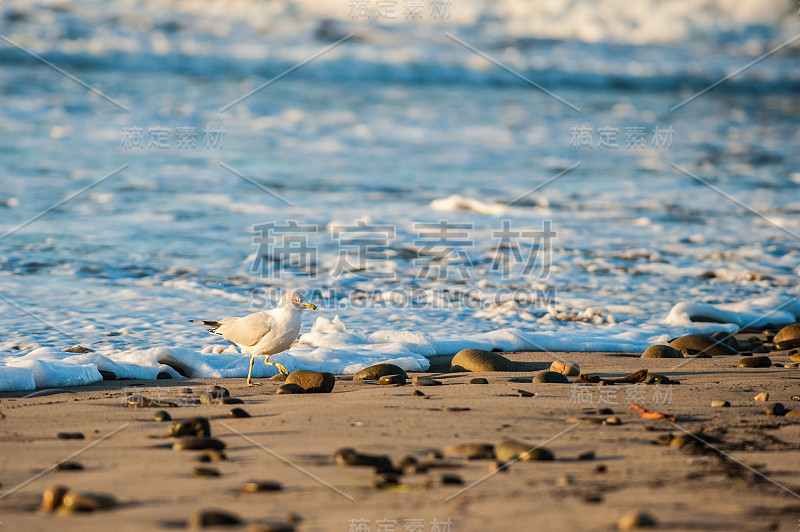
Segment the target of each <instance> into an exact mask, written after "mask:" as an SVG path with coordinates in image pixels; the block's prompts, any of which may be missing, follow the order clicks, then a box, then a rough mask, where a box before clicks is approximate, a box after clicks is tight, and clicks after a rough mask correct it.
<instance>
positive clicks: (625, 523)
mask: <svg viewBox="0 0 800 532" xmlns="http://www.w3.org/2000/svg"><path fill="white" fill-rule="evenodd" d="M657 524H658V523H657V522H656V520H655V519H653V517H652V516H651V515H650V514H648V513H645V512H640V511H637V510H631V511H630V512H628V513H626V514H625V515H623V516H622V517H620V518H619V521H617V529H618V530H620V531H625V530H635V529H637V528H645V527H654V526H656V525H657Z"/></svg>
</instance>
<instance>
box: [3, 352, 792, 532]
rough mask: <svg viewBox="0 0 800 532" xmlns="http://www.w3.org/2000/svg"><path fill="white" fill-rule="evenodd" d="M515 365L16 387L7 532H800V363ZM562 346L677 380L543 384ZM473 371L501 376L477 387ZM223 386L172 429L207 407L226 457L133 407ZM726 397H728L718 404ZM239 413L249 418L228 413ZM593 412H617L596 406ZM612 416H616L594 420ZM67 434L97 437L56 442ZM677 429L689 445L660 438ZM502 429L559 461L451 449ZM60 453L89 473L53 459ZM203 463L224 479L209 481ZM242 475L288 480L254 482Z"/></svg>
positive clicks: (6, 399)
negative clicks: (257, 488) (395, 377)
mask: <svg viewBox="0 0 800 532" xmlns="http://www.w3.org/2000/svg"><path fill="white" fill-rule="evenodd" d="M504 356H506V357H507V358H509V359H511V360H513V361H515V362H517V363H518V364H517V368H518V369H519V370H520V371H515V372H484V373H468V372H460V373H446V372H444V371H446V370H447V369H449V361H450V358H451V357H446V356H440V357H436V358H434V359H433V360H432V367H431V371H430V372H428V373H424V374H413V375H412V374H409V377H412V376H414V375H423V376H433V377H434V378H435V379H437V380H439V381H440V382H441V383H442V385H439V386H415V385H413V384H412V383H411V381H409V383H408V384H406V385H402V386H397V385H379V384H378V382H377V381H354V380H352V377H351V376H337V378H336V384H335V387H334V389H333V392H332V393H318V394H303V395H292V396H289V395H275V391H276V389H277V388H278V387H279V386H280V385H281V383H280V382H278V381H273V380H269V379H267V380H264V381H263V383H264V384H263V385H262V386H261V387H246V386H245V385H244V379H184V380H160V381H137V380H124V381H105V382H101V383H97V384H94V385H90V386H84V387H80V388H72V389H69V390H67V391H65V392H63V393H58V394H54V395H47V396H42V397H33V398H24V397H23V396H25V395H26V394H27V393H28V392H15V393H4V394H2V397H0V417H1V418H2V420H1V421H0V430H2V433H1V434H0V471H2V474H1V475H2V476H0V483H2V488H0V497H2V498H0V516H1V517H0V521H2V530H52V529H54V528H58V529H61V530H110V529H114V530H158V529H175V528H178V529H180V528H185V527H187V526H190V525H191V524H192V519H194V518H195V516H197V515H198V514H199V513H200V512H202V511H205V510H221V511H224V512H226V513H228V514H231V515H232V516H235V517H236V518H238V519H239V520H240V521H241V524H239V525H234V527H233V528H234V529H237V528H238V529H242V530H244V529H250V530H273V529H275V530H277V529H280V527H279V526H278V525H281V524H282V525H283V526H284V529H291V527H292V526H294V527H295V529H296V530H308V531H312V530H342V531H350V530H359V531H361V532H364V531H367V530H380V531H390V530H403V531H405V530H424V531H425V532H427V531H428V530H449V531H461V530H576V531H577V530H580V531H593V530H596V531H603V530H616V529H617V523H618V521H619V519H620V518H621V516H623V515H624V514H626V513H627V512H630V511H641V512H644V513H646V514H647V515H649V516H650V517H651V518H652V519H654V520H655V522H656V528H657V529H658V530H709V531H727V530H747V531H761V530H781V531H795V530H797V526H798V519H800V496H798V494H797V492H798V490H800V483H798V480H797V479H798V473H800V459H798V458H800V419H798V418H791V417H782V416H768V415H765V413H764V408H765V407H767V406H769V405H771V404H772V403H774V402H776V401H777V402H781V403H782V404H783V405H784V406H785V407H786V408H787V409H792V408H793V407H795V406H798V407H800V402H796V401H794V400H792V396H793V395H796V394H798V393H800V382H798V380H799V379H800V374H798V373H797V371H798V370H797V369H793V368H782V367H770V368H738V367H737V363H738V359H739V358H740V357H736V356H728V357H714V358H710V359H693V360H690V361H681V360H677V361H676V360H674V359H640V358H639V355H638V354H622V353H620V354H607V353H606V354H603V353H541V352H538V353H532V352H526V353H506V354H504ZM770 356H771V358H772V361H773V363H779V364H782V363H787V362H788V361H789V357H788V356H787V354H786V353H785V352H773V353H771V354H770ZM554 357H555V358H565V359H569V360H573V361H575V362H577V363H578V364H580V367H581V372H582V373H583V374H586V375H598V376H601V377H604V378H615V377H622V376H624V375H627V374H630V373H632V372H634V371H636V370H639V369H643V368H646V369H647V370H648V371H649V373H651V374H653V373H656V374H661V375H665V376H667V377H668V378H669V379H673V380H678V381H679V382H680V383H679V384H675V385H665V384H656V385H624V384H623V385H620V384H618V385H613V386H598V385H591V384H586V385H579V384H577V383H576V378H575V377H570V378H569V380H570V384H549V383H548V384H539V383H531V379H532V377H533V376H534V375H535V374H537V373H538V372H539V371H538V370H541V369H546V368H547V367H549V365H550V363H551V362H552V360H553V358H554ZM676 363H677V364H683V365H682V366H681V367H679V368H677V369H676ZM476 377H484V378H486V379H487V381H488V384H469V381H470V379H473V378H476ZM214 385H219V386H223V387H225V388H227V389H228V390H229V391H230V396H231V397H235V398H239V399H241V400H242V401H243V404H216V405H207V404H202V405H188V404H186V401H183V403H184V404H186V406H179V407H169V408H163V410H166V411H167V412H169V413H170V415H171V417H172V418H173V422H174V421H181V420H185V419H188V418H191V417H196V416H202V417H205V418H207V419H208V420H209V421H210V427H211V436H212V437H214V438H217V439H219V440H221V441H223V442H224V443H225V449H224V451H223V452H224V454H225V455H226V457H227V458H226V459H224V460H212V461H210V462H198V461H197V457H198V456H199V455H201V454H203V452H204V451H190V450H180V451H176V450H172V446H173V443H174V441H175V439H174V438H169V437H168V436H167V434H168V429H169V426H170V424H171V423H172V422H157V421H154V420H153V415H154V412H156V411H157V410H160V409H159V408H129V407H127V406H126V405H125V400H126V399H125V398H126V397H127V396H130V394H131V393H138V394H142V395H145V396H147V397H150V398H155V399H158V400H161V401H168V402H169V401H172V402H176V403H180V402H181V398H182V397H183V398H185V397H193V398H195V399H196V398H198V397H199V396H200V395H201V394H202V393H203V392H205V391H208V390H210V389H211V388H212V387H213V386H214ZM187 388H189V389H191V393H189V392H188V391H187V390H185V389H187ZM520 390H523V391H527V392H532V393H534V394H535V396H533V397H525V396H523V395H526V394H520V392H519V391H520ZM416 391H420V392H422V393H423V394H424V395H417V394H415V392H416ZM761 392H768V393H769V401H768V402H758V401H755V400H754V397H755V396H756V395H757V394H759V393H761ZM632 399H633V400H635V401H638V403H639V404H641V405H642V406H644V407H646V408H648V409H650V410H653V411H660V412H668V413H674V414H675V415H677V420H676V421H674V422H672V421H669V420H665V419H645V418H643V416H642V415H641V414H640V413H639V412H637V411H634V410H631V409H629V408H628V406H629V403H630V402H631V400H632ZM715 400H724V401H728V402H729V403H730V407H719V408H718V407H712V406H711V402H712V401H715ZM236 407H239V408H242V409H244V410H245V411H246V412H248V413H249V414H250V416H251V417H249V418H231V417H228V412H229V411H230V410H231V409H232V408H236ZM599 409H610V410H612V411H613V414H609V413H605V414H602V415H598V414H597V411H598V410H599ZM613 416H616V417H618V418H619V421H620V424H618V425H612V424H602V425H601V424H595V423H594V422H593V421H592V420H591V419H590V418H597V419H607V418H609V417H613ZM62 432H68V433H74V432H79V433H81V434H83V435H84V439H60V438H59V436H58V434H59V433H62ZM689 433H694V434H696V435H698V436H699V437H700V438H701V439H702V440H703V442H704V443H703V442H700V441H698V440H693V438H692V437H688V438H687V437H686V436H687V435H688V434H689ZM109 435H111V436H109ZM669 435H672V437H673V438H672V439H673V440H676V441H672V444H671V445H669V444H667V445H664V444H663V443H669V441H670V438H669ZM62 436H63V435H62ZM504 439H513V440H516V441H519V442H523V443H525V444H526V445H529V446H530V447H531V448H534V447H539V446H541V447H544V448H546V449H548V450H550V451H551V452H552V454H553V455H554V458H555V459H554V460H552V461H547V460H541V461H514V462H512V463H510V465H509V466H508V467H507V469H504V470H500V471H496V469H497V466H496V465H495V461H494V460H492V459H480V458H476V459H467V458H465V457H463V456H457V455H452V454H446V455H445V456H444V457H441V458H437V457H438V456H441V455H440V454H439V453H441V451H442V450H443V449H445V448H446V447H447V446H453V445H457V444H466V443H477V444H488V445H489V446H491V445H496V444H498V443H499V442H500V441H501V440H504ZM659 440H661V443H662V444H661V445H660V444H658V443H657V441H659ZM681 443H682V444H683V445H679V444H681ZM341 448H352V449H354V450H356V451H357V452H359V453H366V454H370V455H385V456H388V457H389V458H390V459H391V461H392V464H394V467H395V468H400V467H401V466H402V464H401V461H402V460H403V459H404V458H406V457H408V456H411V457H414V458H415V459H416V461H417V466H416V469H414V468H413V467H412V468H408V467H406V469H405V470H404V471H403V472H402V474H394V475H392V474H383V475H382V476H379V475H378V474H377V473H376V472H375V470H374V468H372V467H366V466H342V465H339V464H337V463H336V460H335V459H334V454H335V453H336V451H337V450H339V449H341ZM451 452H452V451H451ZM70 456H72V458H69V457H70ZM66 458H69V460H68V462H76V463H78V464H80V465H81V466H82V467H83V469H81V470H54V469H53V468H52V466H53V465H54V464H56V463H59V462H61V461H64V460H65V459H66ZM411 462H412V461H409V460H408V459H407V460H406V465H408V464H409V463H411ZM426 463H427V466H428V467H425V464H426ZM197 467H206V468H213V469H214V470H216V472H217V473H218V476H198V475H197V474H196V473H195V472H194V470H195V468H197ZM443 476H446V477H447V479H444V480H443ZM34 477H35V478H34ZM31 479H33V480H31ZM248 481H261V482H265V481H272V482H277V483H279V485H280V487H281V488H282V489H280V490H278V491H263V492H256V493H248V492H242V491H240V487H241V485H242V484H244V483H246V482H248ZM459 482H460V483H459ZM53 485H62V486H64V487H66V488H69V489H70V490H74V491H77V492H94V493H99V494H105V495H110V496H112V497H113V498H114V500H115V501H116V503H117V505H116V506H114V507H112V508H109V509H104V510H98V511H93V512H87V513H83V512H81V513H73V514H66V513H63V512H59V511H56V512H50V513H49V512H45V511H43V510H41V509H40V504H41V500H42V494H43V492H44V491H45V489H46V488H48V487H49V486H53ZM267 523H271V524H272V527H273V528H270V527H269V526H268V525H267Z"/></svg>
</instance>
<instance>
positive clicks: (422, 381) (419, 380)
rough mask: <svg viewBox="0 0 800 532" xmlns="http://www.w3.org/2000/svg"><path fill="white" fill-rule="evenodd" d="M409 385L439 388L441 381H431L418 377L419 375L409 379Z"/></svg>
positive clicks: (427, 378)
mask: <svg viewBox="0 0 800 532" xmlns="http://www.w3.org/2000/svg"><path fill="white" fill-rule="evenodd" d="M411 383H412V384H413V385H414V386H441V385H442V381H437V380H436V379H431V378H429V377H420V376H419V375H417V376H415V377H414V378H413V379H411Z"/></svg>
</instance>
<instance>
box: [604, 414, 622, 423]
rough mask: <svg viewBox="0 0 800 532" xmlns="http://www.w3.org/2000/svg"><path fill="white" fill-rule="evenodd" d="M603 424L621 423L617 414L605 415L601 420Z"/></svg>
mask: <svg viewBox="0 0 800 532" xmlns="http://www.w3.org/2000/svg"><path fill="white" fill-rule="evenodd" d="M603 425H622V420H621V419H620V418H619V417H617V416H611V417H607V418H605V419H604V420H603Z"/></svg>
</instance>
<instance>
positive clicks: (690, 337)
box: [669, 334, 737, 357]
mask: <svg viewBox="0 0 800 532" xmlns="http://www.w3.org/2000/svg"><path fill="white" fill-rule="evenodd" d="M669 346H670V347H673V348H675V349H677V350H678V351H680V350H681V349H683V348H687V349H696V350H697V351H702V352H704V353H707V354H709V355H711V356H712V357H715V356H725V355H735V354H737V352H736V350H734V349H731V348H730V347H728V346H727V345H725V344H724V343H721V342H717V341H716V340H714V339H713V338H711V337H710V336H707V335H705V334H687V335H684V336H681V337H678V338H675V339H674V340H672V341H671V342H670V343H669Z"/></svg>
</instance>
